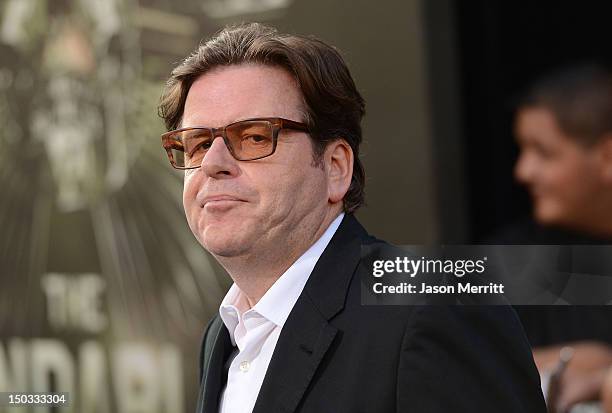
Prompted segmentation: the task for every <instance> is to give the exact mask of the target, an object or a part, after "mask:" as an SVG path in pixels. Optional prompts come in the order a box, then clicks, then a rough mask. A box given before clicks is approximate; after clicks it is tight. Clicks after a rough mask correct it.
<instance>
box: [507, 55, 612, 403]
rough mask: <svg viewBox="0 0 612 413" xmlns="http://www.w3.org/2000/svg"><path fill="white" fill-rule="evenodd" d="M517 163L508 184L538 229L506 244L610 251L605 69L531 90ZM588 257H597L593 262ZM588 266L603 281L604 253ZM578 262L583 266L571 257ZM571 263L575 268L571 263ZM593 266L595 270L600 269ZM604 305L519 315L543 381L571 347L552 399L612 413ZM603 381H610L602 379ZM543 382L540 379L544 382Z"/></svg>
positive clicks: (610, 333) (609, 101)
mask: <svg viewBox="0 0 612 413" xmlns="http://www.w3.org/2000/svg"><path fill="white" fill-rule="evenodd" d="M515 125H516V128H515V129H516V138H517V141H518V144H519V146H520V156H519V159H518V161H517V163H516V167H515V176H516V178H517V180H518V181H519V182H521V183H522V184H524V185H525V186H526V187H527V189H528V190H529V193H530V195H531V197H532V201H533V217H534V220H535V221H536V222H537V224H538V225H537V226H528V227H527V228H525V227H524V226H515V228H514V230H513V233H512V234H511V235H510V236H509V237H506V238H507V239H508V238H509V240H510V241H512V242H516V241H518V242H521V243H537V244H611V243H612V75H611V74H610V72H609V71H608V70H606V69H605V68H604V67H601V66H599V65H594V64H581V65H575V66H570V67H565V68H563V69H561V70H558V71H556V72H554V73H551V74H549V75H547V76H545V77H544V78H542V79H540V80H539V81H538V82H536V83H535V84H534V85H533V86H532V87H531V90H530V91H529V92H528V94H527V96H526V97H525V98H524V100H523V102H522V103H521V104H520V105H519V107H518V110H517V114H516V123H515ZM594 251H601V252H600V253H601V254H602V255H601V256H600V257H597V256H596V255H593V254H594ZM591 254H592V255H590V256H589V257H588V261H589V264H588V266H589V268H587V269H585V270H581V269H580V268H576V267H574V269H573V272H582V273H585V274H589V273H591V274H593V273H597V274H605V273H606V272H605V259H604V258H605V257H606V254H609V248H608V247H601V248H600V249H596V248H592V249H591ZM577 261H578V262H579V261H580V258H579V256H578V255H577ZM574 265H576V264H575V263H574ZM598 265H599V267H598ZM610 310H611V309H610V308H609V307H596V306H578V307H576V306H563V307H536V308H530V307H524V308H518V312H519V315H520V316H521V319H522V320H523V322H524V325H525V329H526V331H527V334H528V337H529V339H530V341H531V343H532V345H533V347H534V350H533V354H534V358H535V361H536V364H537V366H538V369H539V370H540V372H541V374H542V376H544V377H546V376H548V375H550V373H551V372H552V371H554V369H555V367H556V366H557V365H558V363H559V358H560V350H561V349H562V348H564V347H571V348H572V349H573V357H572V361H571V363H568V368H567V369H566V370H565V372H564V374H563V376H562V377H561V378H562V380H561V386H560V389H559V391H557V392H555V393H556V397H555V400H551V398H550V397H549V398H548V401H549V404H555V405H557V406H558V407H559V408H560V410H562V411H565V410H569V409H570V408H571V407H572V406H573V405H574V404H577V403H580V402H585V401H590V400H607V407H606V410H605V412H612V406H611V405H612V402H611V401H610V400H612V385H611V384H608V385H607V387H606V385H605V383H606V380H607V382H608V383H612V371H610V367H611V366H612V329H611V328H610V325H611V324H612V311H610ZM606 376H609V377H608V378H606ZM544 381H545V380H543V382H544Z"/></svg>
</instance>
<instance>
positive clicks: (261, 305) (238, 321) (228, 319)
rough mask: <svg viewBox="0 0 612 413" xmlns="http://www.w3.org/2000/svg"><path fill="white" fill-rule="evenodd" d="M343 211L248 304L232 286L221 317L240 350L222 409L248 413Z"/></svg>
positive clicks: (224, 394)
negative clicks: (261, 295)
mask: <svg viewBox="0 0 612 413" xmlns="http://www.w3.org/2000/svg"><path fill="white" fill-rule="evenodd" d="M343 217H344V213H342V214H340V215H339V216H338V217H337V218H336V219H335V220H334V221H333V222H332V223H331V224H330V225H329V227H328V228H327V230H326V231H325V233H324V234H323V235H322V236H321V238H319V239H318V240H317V242H315V243H314V244H313V245H312V246H311V247H310V248H309V249H308V250H307V251H306V252H305V253H304V254H303V255H302V256H301V257H300V258H298V259H297V260H296V261H295V262H294V263H293V264H292V265H291V267H289V269H287V271H285V272H284V273H283V275H281V276H280V278H279V279H278V280H276V282H275V283H274V284H273V285H272V287H270V289H268V291H267V292H266V293H265V294H264V296H263V297H261V299H260V300H259V302H257V304H255V306H253V308H249V304H248V302H247V300H246V296H245V295H244V294H243V293H242V291H240V288H238V286H237V285H236V284H232V286H231V287H230V289H229V291H228V292H227V294H226V295H225V298H224V299H223V301H222V302H221V306H220V308H219V315H220V316H221V319H222V320H223V323H224V324H225V326H226V327H227V329H228V331H229V335H230V338H231V340H232V344H233V345H235V346H237V347H238V353H237V354H236V356H235V357H234V359H233V360H232V362H231V365H230V368H229V371H228V375H227V385H226V386H225V389H224V391H223V393H222V395H221V398H220V401H219V412H220V413H250V412H252V411H253V407H254V406H255V401H256V400H257V395H258V394H259V389H260V388H261V384H262V383H263V379H264V376H265V375H266V371H267V370H268V365H269V364H270V359H271V358H272V353H274V348H275V347H276V342H277V341H278V337H279V335H280V332H281V330H282V329H283V325H284V324H285V321H286V320H287V317H289V313H291V310H292V309H293V306H294V305H295V303H296V301H297V300H298V297H299V296H300V294H301V293H302V290H303V289H304V286H305V285H306V281H308V277H310V273H311V272H312V270H313V269H314V266H315V264H316V263H317V261H318V260H319V257H320V256H321V254H322V253H323V250H325V247H327V244H328V243H329V241H330V240H331V238H332V237H333V235H334V234H335V232H336V230H337V229H338V227H339V226H340V222H342V218H343Z"/></svg>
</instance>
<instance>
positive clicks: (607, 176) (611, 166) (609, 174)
mask: <svg viewBox="0 0 612 413" xmlns="http://www.w3.org/2000/svg"><path fill="white" fill-rule="evenodd" d="M597 150H598V151H599V154H600V160H601V176H602V178H603V180H604V182H606V183H607V184H608V185H612V133H607V134H606V135H604V136H603V137H602V138H601V139H600V141H599V142H598V143H597Z"/></svg>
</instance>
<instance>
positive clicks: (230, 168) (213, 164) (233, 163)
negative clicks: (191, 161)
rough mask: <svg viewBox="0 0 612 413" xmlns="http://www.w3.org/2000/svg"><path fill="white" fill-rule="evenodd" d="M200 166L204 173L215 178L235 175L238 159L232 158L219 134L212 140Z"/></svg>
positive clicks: (237, 168)
mask: <svg viewBox="0 0 612 413" xmlns="http://www.w3.org/2000/svg"><path fill="white" fill-rule="evenodd" d="M200 166H201V169H202V171H203V172H204V173H205V174H206V175H208V176H209V177H211V178H217V179H220V178H229V177H232V176H237V175H238V171H239V167H238V161H237V160H236V159H234V157H233V156H232V154H231V153H230V151H229V149H228V148H227V146H226V145H225V142H224V141H223V138H222V137H220V136H217V137H216V138H215V139H214V140H213V143H212V145H211V146H210V148H209V149H208V151H207V152H206V155H204V158H202V164H201V165H200Z"/></svg>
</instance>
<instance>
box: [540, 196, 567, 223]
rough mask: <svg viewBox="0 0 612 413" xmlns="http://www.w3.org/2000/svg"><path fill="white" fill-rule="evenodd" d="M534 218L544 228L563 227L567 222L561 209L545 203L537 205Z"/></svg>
mask: <svg viewBox="0 0 612 413" xmlns="http://www.w3.org/2000/svg"><path fill="white" fill-rule="evenodd" d="M534 217H535V220H536V221H537V222H538V223H539V224H541V225H544V226H552V225H563V224H564V222H565V219H564V216H563V214H562V211H561V210H560V208H557V207H556V206H554V205H550V204H547V203H543V202H538V203H536V206H535V208H534Z"/></svg>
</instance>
